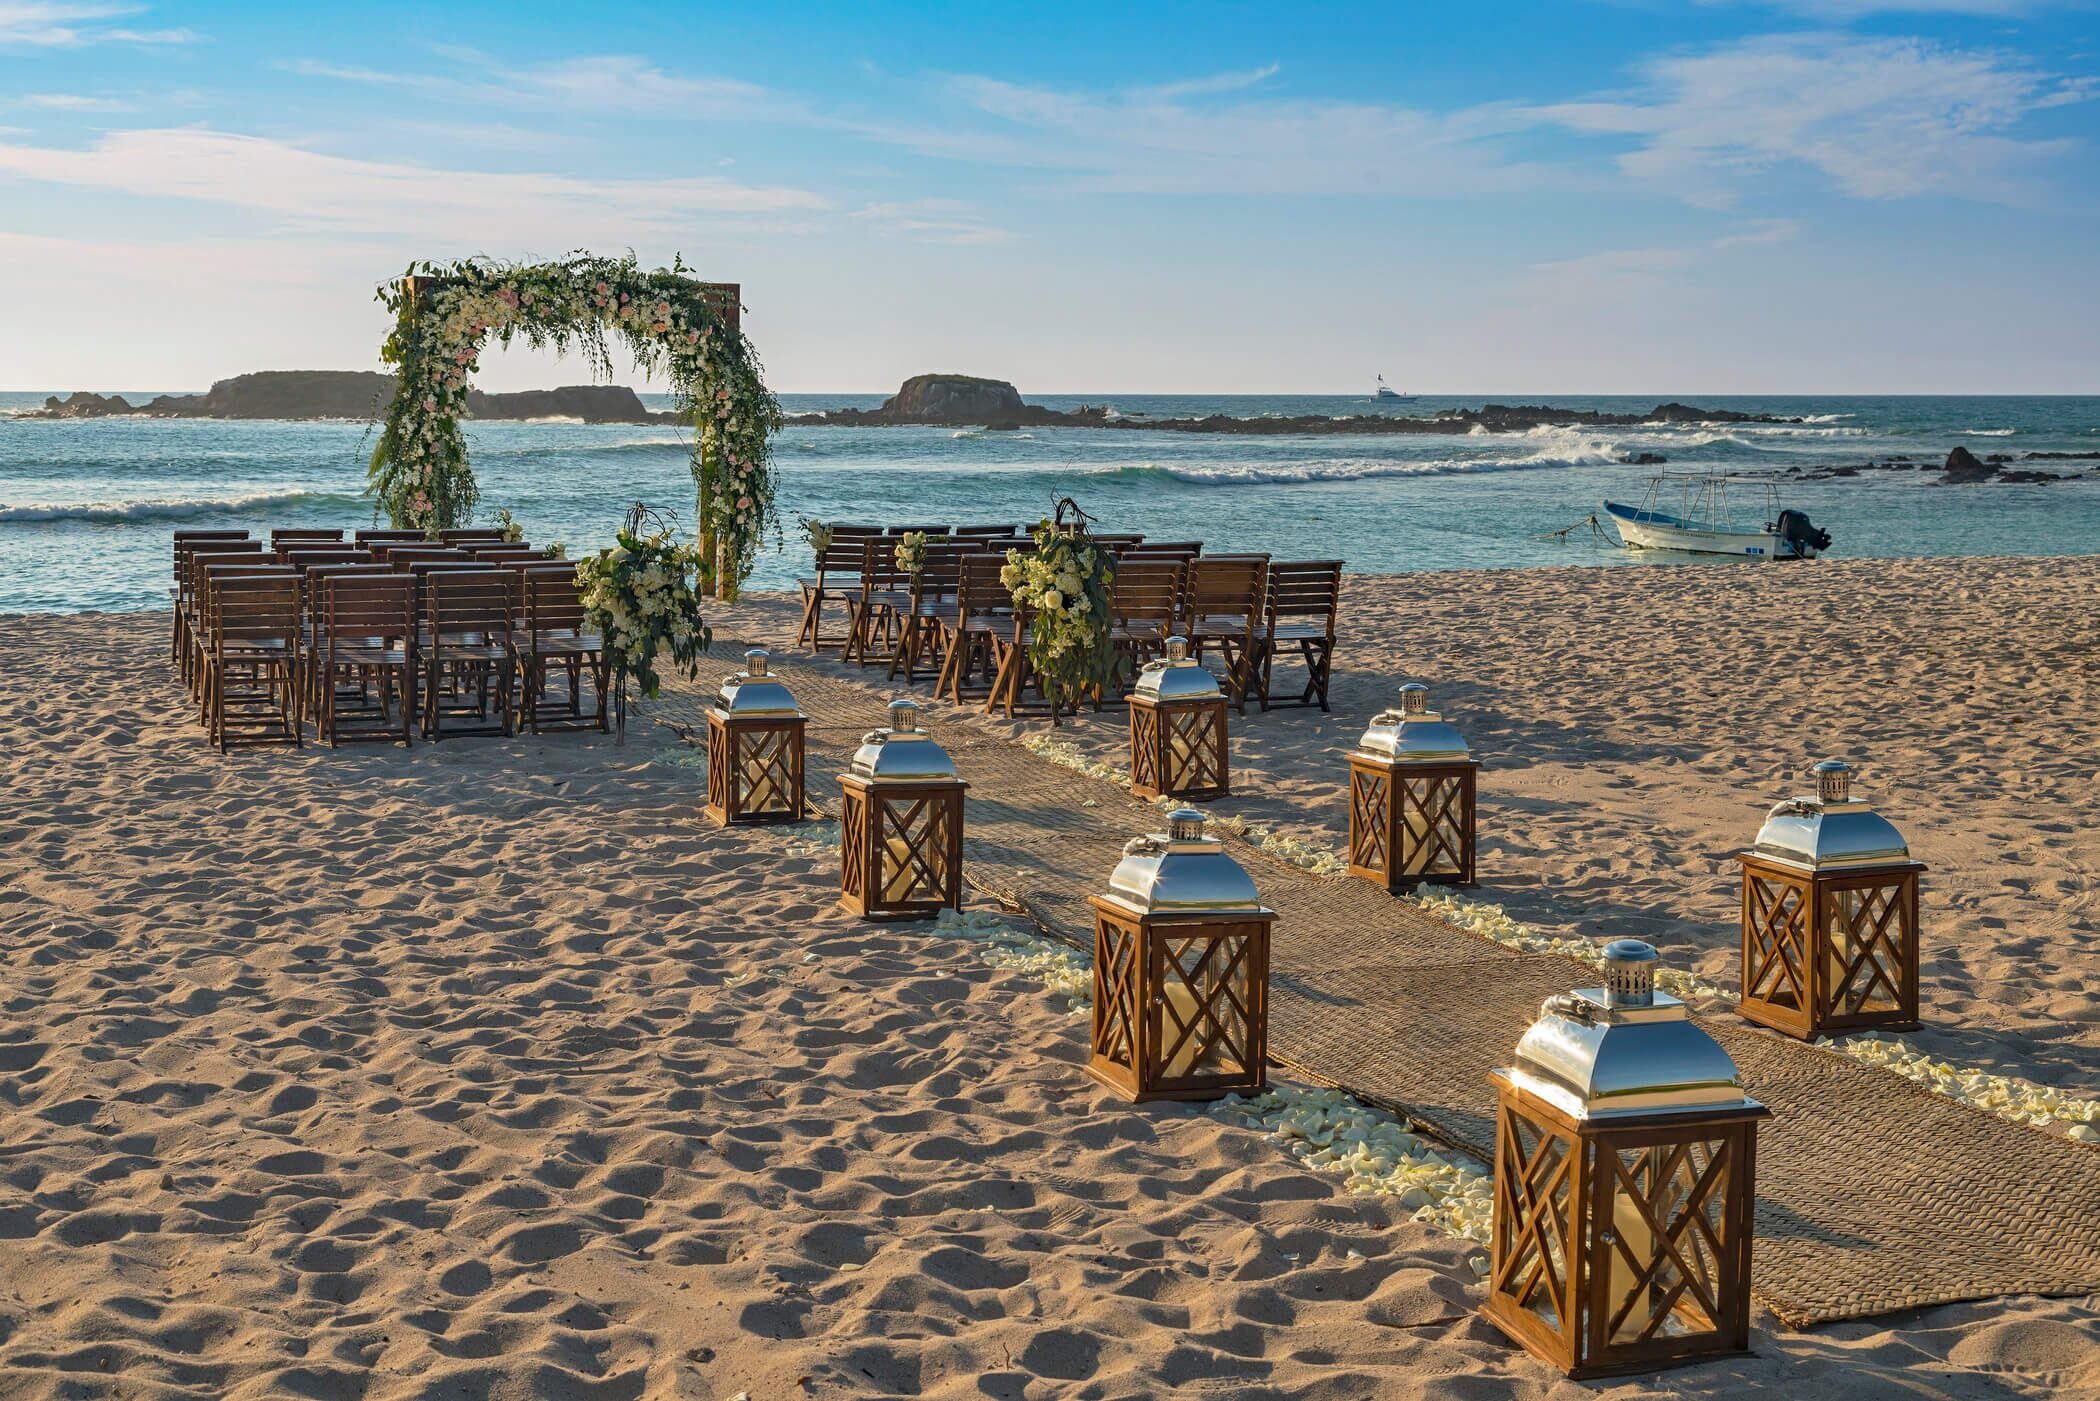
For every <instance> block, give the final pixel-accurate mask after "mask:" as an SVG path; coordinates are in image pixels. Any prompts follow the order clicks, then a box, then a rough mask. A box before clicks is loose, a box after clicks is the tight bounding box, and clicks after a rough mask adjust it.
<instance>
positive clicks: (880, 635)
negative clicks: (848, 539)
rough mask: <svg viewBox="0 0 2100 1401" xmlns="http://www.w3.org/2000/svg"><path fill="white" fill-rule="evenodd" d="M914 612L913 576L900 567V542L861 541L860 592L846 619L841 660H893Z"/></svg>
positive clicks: (866, 663)
mask: <svg viewBox="0 0 2100 1401" xmlns="http://www.w3.org/2000/svg"><path fill="white" fill-rule="evenodd" d="M910 609H911V576H910V575H908V574H906V573H905V572H904V571H903V570H902V569H900V568H898V567H897V541H896V540H895V539H894V538H891V537H883V538H880V539H874V540H863V541H861V542H860V589H859V591H858V593H857V595H856V596H855V598H854V600H853V610H852V614H851V616H850V617H849V618H848V619H847V624H848V625H847V629H846V645H845V647H844V648H842V649H841V650H840V652H839V660H840V661H847V662H859V663H860V664H861V665H862V666H874V665H876V664H878V663H884V662H888V661H890V660H892V659H893V658H894V657H895V656H896V654H897V648H898V645H899V643H900V642H901V641H902V639H903V635H904V620H905V617H906V615H907V614H908V613H909V611H910Z"/></svg>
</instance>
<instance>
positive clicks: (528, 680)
mask: <svg viewBox="0 0 2100 1401" xmlns="http://www.w3.org/2000/svg"><path fill="white" fill-rule="evenodd" d="M516 573H517V578H518V584H519V592H520V596H521V600H522V602H523V609H522V624H523V625H522V626H521V627H520V628H519V630H518V634H517V651H518V661H519V665H520V667H521V669H522V672H523V676H524V681H523V690H522V692H521V695H520V698H519V717H520V723H521V724H522V726H523V727H524V728H526V729H528V730H530V731H531V732H532V733H534V734H539V733H540V732H541V731H542V730H583V729H594V730H597V731H598V732H599V733H600V734H603V733H605V732H606V730H607V729H608V728H610V725H609V721H608V719H607V715H608V712H607V707H606V700H607V694H608V692H609V691H610V690H611V688H612V681H611V677H610V675H609V672H610V670H611V668H610V666H609V665H608V663H607V661H606V657H605V643H604V640H603V639H602V638H600V637H599V635H598V634H597V632H595V631H594V630H592V628H591V627H590V626H589V620H588V618H587V617H586V616H585V614H584V607H583V594H582V592H581V590H580V589H579V588H578V587H577V584H576V571H575V570H574V569H571V570H569V571H567V573H559V572H556V571H553V570H536V569H526V570H519V571H516ZM556 671H560V672H561V673H562V674H563V675H564V676H565V677H566V679H567V681H568V685H569V689H568V693H567V695H566V697H563V696H554V697H553V698H552V700H553V703H552V704H551V705H550V703H549V699H550V692H549V689H548V682H549V680H550V678H551V677H552V676H553V675H554V673H555V672H556ZM586 673H587V674H588V675H589V677H590V682H591V691H592V694H593V696H594V697H595V708H594V709H592V710H591V711H590V712H588V713H586V712H585V710H584V708H583V680H584V676H585V675H586Z"/></svg>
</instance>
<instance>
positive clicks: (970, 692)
mask: <svg viewBox="0 0 2100 1401" xmlns="http://www.w3.org/2000/svg"><path fill="white" fill-rule="evenodd" d="M1005 567H1006V556H1005V555H1004V554H1001V553H998V552H997V551H990V550H987V551H983V552H981V553H977V554H966V555H964V556H963V557H962V559H961V560H960V562H959V564H958V567H957V570H956V586H955V621H954V623H952V624H950V625H949V626H948V635H947V636H946V637H945V638H944V639H943V642H942V648H941V672H940V677H939V679H938V680H936V681H935V682H934V687H933V693H934V694H935V695H937V696H946V697H947V698H948V699H949V700H952V701H954V702H955V703H956V704H957V705H961V704H962V703H963V701H964V700H965V699H974V698H975V697H976V696H977V695H978V694H979V693H980V689H979V685H978V683H976V682H975V681H973V680H972V679H971V678H972V677H973V676H975V675H977V674H978V673H979V672H980V671H982V673H983V675H984V677H985V680H984V682H983V686H982V691H983V692H985V693H988V692H989V691H990V690H991V678H992V677H993V676H994V675H996V674H997V672H998V668H999V645H1000V639H1001V638H1002V637H1005V636H1007V635H1010V634H1011V632H1012V630H1013V611H1014V603H1013V594H1012V593H1010V592H1009V591H1008V590H1007V587H1006V585H1005V584H1003V583H1001V582H1000V579H999V571H1000V570H1002V569H1004V568H1005Z"/></svg>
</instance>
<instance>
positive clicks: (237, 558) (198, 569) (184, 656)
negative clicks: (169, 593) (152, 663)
mask: <svg viewBox="0 0 2100 1401" xmlns="http://www.w3.org/2000/svg"><path fill="white" fill-rule="evenodd" d="M185 545H186V546H188V548H184V546H185ZM265 562H266V561H265V559H264V556H263V542H262V541H260V540H245V539H244V540H191V541H182V542H178V543H177V545H176V550H175V616H176V630H177V633H178V640H177V642H176V646H177V648H178V649H179V655H178V656H177V658H176V661H177V664H178V666H179V667H180V674H181V677H182V684H183V685H184V686H185V687H186V688H187V689H188V690H189V692H190V694H191V695H192V696H195V695H197V694H199V692H198V687H199V686H200V685H201V684H202V683H203V680H204V654H203V636H204V621H205V619H204V593H203V590H202V588H201V581H202V579H203V577H204V569H205V566H207V565H210V564H250V565H258V564H262V563H265Z"/></svg>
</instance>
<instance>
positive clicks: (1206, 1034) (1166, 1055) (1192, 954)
mask: <svg viewBox="0 0 2100 1401" xmlns="http://www.w3.org/2000/svg"><path fill="white" fill-rule="evenodd" d="M1162 942H1163V945H1164V952H1165V954H1166V959H1165V968H1164V970H1163V972H1162V975H1161V982H1160V994H1161V996H1160V1004H1159V1005H1160V1010H1161V1022H1160V1038H1159V1047H1160V1056H1161V1064H1162V1067H1163V1068H1162V1072H1161V1073H1162V1074H1164V1075H1166V1076H1167V1077H1168V1078H1170V1079H1172V1078H1176V1077H1179V1076H1183V1075H1237V1074H1241V1073H1243V1072H1244V1071H1245V1070H1246V1069H1247V1065H1246V1060H1245V1056H1246V1050H1245V1048H1246V1046H1247V1045H1248V1044H1249V1041H1250V1037H1249V1035H1248V1031H1249V1028H1248V1025H1247V1007H1248V1005H1249V995H1248V986H1247V954H1248V951H1249V950H1250V949H1251V948H1252V941H1251V940H1248V939H1214V938H1192V939H1176V938H1171V937H1169V938H1167V939H1164V940H1163V941H1162Z"/></svg>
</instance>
